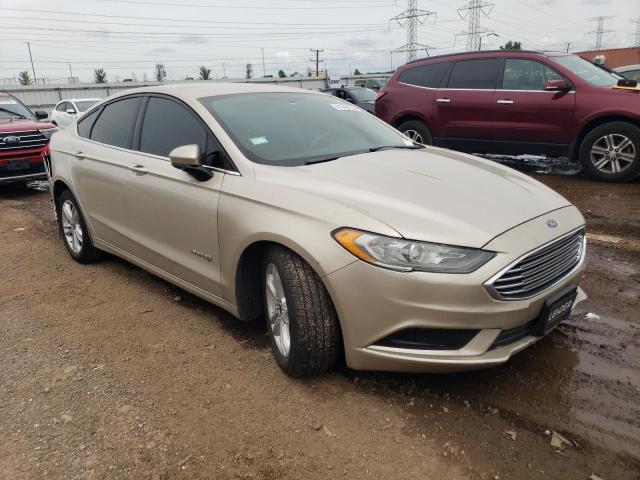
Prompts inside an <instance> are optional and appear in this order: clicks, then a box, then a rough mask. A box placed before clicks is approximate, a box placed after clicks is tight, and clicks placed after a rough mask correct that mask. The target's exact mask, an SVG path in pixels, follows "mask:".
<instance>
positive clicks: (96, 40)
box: [0, 0, 640, 81]
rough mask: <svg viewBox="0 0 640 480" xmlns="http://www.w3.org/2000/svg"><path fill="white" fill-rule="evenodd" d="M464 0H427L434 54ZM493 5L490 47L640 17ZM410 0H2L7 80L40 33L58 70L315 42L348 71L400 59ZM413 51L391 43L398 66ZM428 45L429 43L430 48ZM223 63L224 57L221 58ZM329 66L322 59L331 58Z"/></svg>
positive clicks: (449, 47)
mask: <svg viewBox="0 0 640 480" xmlns="http://www.w3.org/2000/svg"><path fill="white" fill-rule="evenodd" d="M465 3H466V2H465V0H419V2H418V5H419V8H421V9H424V10H428V11H433V12H436V15H432V16H429V17H428V18H427V19H426V20H425V22H424V24H423V25H421V26H420V27H419V42H420V43H422V44H427V45H430V46H432V47H433V49H431V50H430V51H429V52H430V54H431V55H436V54H440V53H447V52H452V51H459V50H463V49H464V47H465V43H466V39H465V37H464V36H458V37H456V34H457V33H460V32H463V31H464V30H466V29H467V27H468V22H467V20H465V19H461V18H460V17H459V14H458V11H457V9H458V8H460V7H462V6H464V4H465ZM493 3H495V5H494V6H493V7H492V8H490V7H486V8H485V9H484V11H485V13H488V15H486V16H484V15H483V16H482V18H481V22H482V23H481V25H482V28H483V29H487V30H493V31H495V33H497V34H499V36H498V37H495V36H488V37H486V38H483V49H488V48H496V47H497V46H498V45H501V44H503V43H504V42H506V41H507V40H519V41H521V42H522V46H523V48H529V49H554V50H558V49H565V48H566V44H567V42H570V48H571V50H572V51H577V50H586V49H591V48H593V46H594V43H595V37H594V36H593V35H589V33H588V32H589V31H590V30H593V29H594V28H595V24H594V23H592V22H589V20H588V19H589V18H590V17H594V16H599V15H614V17H613V18H612V19H610V20H608V21H606V22H605V28H606V29H607V30H611V32H609V33H607V34H605V36H604V39H603V46H604V47H605V48H612V47H625V46H631V45H632V44H633V42H634V35H633V34H634V33H635V29H636V25H635V24H633V23H632V22H631V21H630V20H631V19H632V18H638V17H640V0H537V1H534V0H494V2H493ZM406 6H407V2H406V1H405V0H398V1H397V2H396V1H394V0H262V1H259V0H233V1H229V0H184V1H180V0H158V1H155V2H154V1H153V0H57V1H56V0H0V12H2V20H1V22H2V23H1V25H2V28H0V81H1V80H2V79H6V78H15V76H16V75H17V73H18V72H19V71H21V70H29V71H31V65H30V63H29V55H28V51H27V45H26V42H27V41H29V42H31V51H32V54H33V60H34V63H35V70H36V75H37V76H38V77H47V78H49V79H52V80H54V79H61V78H63V77H68V76H69V65H68V64H71V68H72V70H73V75H74V76H76V77H80V79H81V81H92V80H93V70H94V69H95V68H98V67H101V68H104V69H105V70H106V71H107V74H108V79H109V81H116V80H118V79H120V80H121V79H123V78H129V77H131V76H132V75H134V76H135V77H136V78H137V79H139V80H143V79H145V78H146V79H152V78H153V70H154V64H155V63H159V62H160V63H164V64H165V65H166V69H167V73H168V78H169V79H175V80H178V79H184V78H185V77H187V76H193V77H195V78H197V76H198V73H197V72H198V67H199V66H200V65H206V66H207V67H209V68H211V69H212V76H215V77H217V78H219V77H222V76H223V73H226V75H227V76H228V77H243V76H244V71H245V65H246V63H248V62H250V63H252V64H253V69H254V73H255V76H262V74H263V71H262V69H263V67H262V49H264V57H265V73H266V74H267V75H275V74H276V73H277V71H278V69H280V68H282V69H283V70H284V71H285V72H286V73H287V74H290V73H292V72H294V71H298V72H305V71H306V69H307V68H308V67H310V66H312V62H310V61H309V59H311V58H312V57H313V56H314V54H313V53H312V52H310V51H309V49H310V48H321V49H324V52H323V53H322V54H321V58H323V59H324V63H323V64H322V65H323V66H324V67H326V68H327V69H328V71H329V73H333V74H346V73H347V72H349V71H353V69H355V68H358V69H359V70H360V71H362V72H366V71H383V70H388V69H389V68H390V63H391V55H390V54H389V51H390V50H392V49H394V48H397V47H400V46H402V45H403V44H404V43H406V32H405V30H404V29H403V28H402V27H400V26H399V25H398V24H397V23H391V24H390V22H389V19H390V18H391V17H393V16H394V15H398V14H399V13H401V12H402V11H403V10H404V9H405V8H406ZM405 55H406V54H404V53H402V54H400V53H396V54H394V55H393V63H394V65H395V66H398V65H400V64H402V63H404V61H405ZM421 56H422V54H421ZM223 65H224V66H223ZM321 68H323V67H321Z"/></svg>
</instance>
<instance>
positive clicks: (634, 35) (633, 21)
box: [631, 17, 640, 47]
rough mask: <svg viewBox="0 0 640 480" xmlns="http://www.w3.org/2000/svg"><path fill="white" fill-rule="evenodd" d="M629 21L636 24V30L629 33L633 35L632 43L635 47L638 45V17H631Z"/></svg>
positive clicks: (639, 44)
mask: <svg viewBox="0 0 640 480" xmlns="http://www.w3.org/2000/svg"><path fill="white" fill-rule="evenodd" d="M631 23H635V24H636V31H635V32H634V33H632V34H631V35H633V37H634V41H633V45H634V46H635V47H640V17H639V18H634V19H632V20H631Z"/></svg>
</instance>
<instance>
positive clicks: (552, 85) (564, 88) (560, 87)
mask: <svg viewBox="0 0 640 480" xmlns="http://www.w3.org/2000/svg"><path fill="white" fill-rule="evenodd" d="M544 89H545V91H547V92H568V91H569V90H571V85H569V84H568V83H567V81H566V80H548V81H547V83H545V84H544Z"/></svg>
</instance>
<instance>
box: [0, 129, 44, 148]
mask: <svg viewBox="0 0 640 480" xmlns="http://www.w3.org/2000/svg"><path fill="white" fill-rule="evenodd" d="M7 137H17V138H18V139H19V140H18V141H17V142H11V143H7V142H5V138H7ZM47 143H49V139H48V138H47V137H45V136H44V135H43V134H41V133H40V132H39V131H38V130H29V131H27V132H9V133H0V152H11V151H13V150H18V149H25V148H38V147H44V146H45V145H46V144H47Z"/></svg>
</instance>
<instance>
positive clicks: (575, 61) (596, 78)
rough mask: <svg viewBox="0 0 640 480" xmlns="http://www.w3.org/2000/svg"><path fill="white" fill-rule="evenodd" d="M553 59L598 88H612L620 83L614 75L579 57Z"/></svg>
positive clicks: (568, 56) (564, 56)
mask: <svg viewBox="0 0 640 480" xmlns="http://www.w3.org/2000/svg"><path fill="white" fill-rule="evenodd" d="M552 59H553V61H554V62H556V63H557V64H559V65H562V66H563V67H564V68H566V69H568V70H571V71H572V72H573V73H575V74H576V75H577V76H579V77H580V78H582V79H583V80H585V81H587V82H589V83H590V84H591V85H595V86H596V87H610V86H612V85H615V84H616V83H617V81H618V78H616V76H614V75H613V74H611V73H609V72H607V71H606V70H604V69H602V68H600V67H598V66H596V65H594V64H593V63H591V62H589V61H587V60H585V59H584V58H581V57H578V56H577V55H563V56H559V57H553V58H552Z"/></svg>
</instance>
